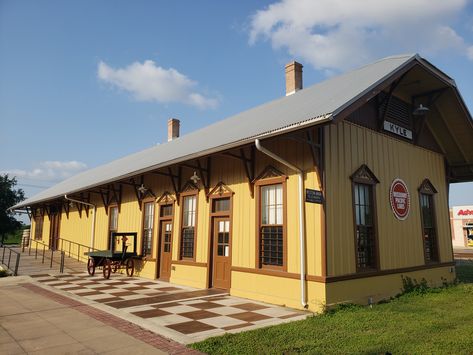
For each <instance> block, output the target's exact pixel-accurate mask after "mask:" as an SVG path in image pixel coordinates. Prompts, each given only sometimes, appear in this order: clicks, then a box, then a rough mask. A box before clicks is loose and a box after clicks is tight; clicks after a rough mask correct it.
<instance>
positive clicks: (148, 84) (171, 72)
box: [97, 60, 218, 109]
mask: <svg viewBox="0 0 473 355" xmlns="http://www.w3.org/2000/svg"><path fill="white" fill-rule="evenodd" d="M97 75H98V77H99V79H100V80H102V81H104V82H106V83H109V84H111V85H112V86H115V87H117V88H120V89H122V90H125V91H128V92H130V93H131V94H132V95H133V97H134V98H135V99H136V100H139V101H157V102H160V103H173V102H178V103H184V104H188V105H193V106H196V107H198V108H200V109H207V108H215V107H216V106H217V105H218V100H217V99H215V98H211V97H206V96H204V95H202V94H200V93H198V92H195V90H194V89H195V87H196V86H197V82H195V81H193V80H191V79H189V78H188V77H187V76H185V75H184V74H181V73H180V72H178V71H177V70H176V69H173V68H169V69H165V68H163V67H160V66H157V65H156V63H155V62H153V61H152V60H146V61H144V62H143V63H139V62H134V63H132V64H130V65H129V66H127V67H125V68H118V69H114V68H112V67H110V66H109V65H107V64H106V63H105V62H103V61H101V62H100V63H99V65H98V70H97Z"/></svg>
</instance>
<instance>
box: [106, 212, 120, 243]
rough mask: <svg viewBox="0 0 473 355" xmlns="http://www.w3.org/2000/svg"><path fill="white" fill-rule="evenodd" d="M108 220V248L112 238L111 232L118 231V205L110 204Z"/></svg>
mask: <svg viewBox="0 0 473 355" xmlns="http://www.w3.org/2000/svg"><path fill="white" fill-rule="evenodd" d="M108 215H109V221H108V247H109V248H110V245H111V244H110V242H111V240H112V233H114V232H117V231H118V207H117V206H111V207H110V208H109V210H108Z"/></svg>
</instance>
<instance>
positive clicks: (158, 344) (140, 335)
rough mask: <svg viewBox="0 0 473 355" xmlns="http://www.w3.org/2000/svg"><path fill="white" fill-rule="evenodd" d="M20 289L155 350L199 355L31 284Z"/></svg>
mask: <svg viewBox="0 0 473 355" xmlns="http://www.w3.org/2000/svg"><path fill="white" fill-rule="evenodd" d="M21 286H22V287H24V288H26V289H28V290H30V291H33V292H34V293H35V294H37V295H41V296H45V297H48V298H49V299H51V300H54V301H55V302H57V303H60V304H62V305H65V306H68V307H73V308H74V309H75V310H77V311H79V312H81V313H84V314H86V315H88V316H90V317H92V318H94V319H96V320H98V321H100V322H102V323H104V324H106V325H109V326H111V327H113V328H115V329H118V330H120V331H122V332H123V333H125V334H127V335H130V336H132V337H134V338H135V339H139V340H141V341H142V342H144V343H147V344H149V345H151V346H153V347H155V348H156V349H159V350H162V351H165V352H167V353H169V354H200V353H199V352H197V351H195V350H192V349H188V348H186V347H185V346H184V345H182V344H179V343H177V342H175V341H172V340H170V339H166V338H164V337H162V336H160V335H157V334H155V333H153V332H151V331H149V330H146V329H143V328H141V327H139V326H137V325H136V324H133V323H131V322H128V321H126V320H123V319H121V318H118V317H115V316H114V315H111V314H109V313H106V312H103V311H101V310H99V309H96V308H94V307H91V306H88V305H84V304H82V303H80V302H77V301H75V300H73V299H70V298H68V297H64V296H61V295H59V294H57V293H54V292H51V291H48V290H45V289H43V288H41V287H38V286H36V285H33V284H31V283H25V284H21Z"/></svg>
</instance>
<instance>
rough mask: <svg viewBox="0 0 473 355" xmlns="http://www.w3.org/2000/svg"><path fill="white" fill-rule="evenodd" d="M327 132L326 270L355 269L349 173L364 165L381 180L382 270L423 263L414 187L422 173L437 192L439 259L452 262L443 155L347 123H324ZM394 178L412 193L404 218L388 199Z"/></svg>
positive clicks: (378, 188) (343, 271)
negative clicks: (400, 217) (398, 217)
mask: <svg viewBox="0 0 473 355" xmlns="http://www.w3.org/2000/svg"><path fill="white" fill-rule="evenodd" d="M325 133H326V137H327V139H326V143H325V149H326V174H327V201H328V202H327V238H328V240H327V253H328V274H329V275H330V276H338V275H345V274H352V273H355V272H356V265H355V237H354V220H353V210H352V204H353V201H352V185H351V180H350V175H351V174H353V172H354V171H355V170H356V169H358V168H359V167H360V166H361V165H362V164H366V165H367V166H368V167H369V168H370V169H371V170H372V171H373V173H374V174H375V175H376V177H377V178H378V179H379V181H380V183H379V184H377V185H376V186H375V191H376V206H377V221H376V222H377V228H378V239H379V255H380V268H381V270H385V269H396V268H402V267H409V266H417V265H422V264H424V251H423V244H422V229H421V228H422V227H421V214H420V206H419V194H418V188H419V186H420V184H421V183H422V181H423V180H424V179H426V178H428V179H429V180H430V181H431V182H432V184H433V185H434V186H435V188H436V189H437V191H438V193H437V194H435V196H434V201H435V213H436V221H437V235H438V240H439V249H440V261H441V262H446V261H451V260H452V254H451V248H452V247H451V242H450V234H449V233H450V232H449V227H448V223H449V221H448V202H447V187H446V182H445V181H446V180H445V167H444V160H443V157H442V156H441V155H440V154H438V153H435V152H432V151H428V150H426V149H424V148H420V147H416V146H414V145H412V144H410V143H407V142H403V141H400V140H398V139H395V138H392V137H389V136H387V135H385V134H381V133H377V132H375V131H372V130H368V129H366V128H362V127H359V126H357V125H355V124H352V123H349V122H340V123H338V124H333V125H330V126H327V127H326V128H325ZM395 178H400V179H402V180H404V182H405V183H406V184H407V187H408V189H409V193H410V197H411V199H410V202H411V207H410V211H409V216H408V218H407V220H405V221H399V220H397V219H396V218H395V216H394V214H393V212H392V210H391V206H390V202H389V188H390V186H391V183H392V181H393V180H394V179H395Z"/></svg>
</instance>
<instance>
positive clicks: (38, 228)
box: [34, 213, 44, 240]
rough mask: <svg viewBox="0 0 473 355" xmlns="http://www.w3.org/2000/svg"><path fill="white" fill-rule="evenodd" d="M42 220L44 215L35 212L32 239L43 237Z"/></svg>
mask: <svg viewBox="0 0 473 355" xmlns="http://www.w3.org/2000/svg"><path fill="white" fill-rule="evenodd" d="M43 221H44V217H43V216H42V215H41V214H39V213H37V214H36V215H35V217H34V239H35V240H41V239H43Z"/></svg>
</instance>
